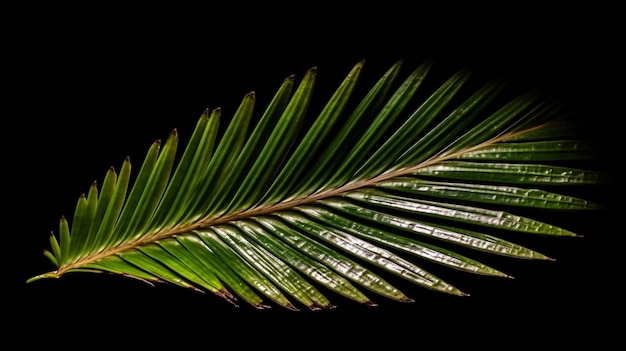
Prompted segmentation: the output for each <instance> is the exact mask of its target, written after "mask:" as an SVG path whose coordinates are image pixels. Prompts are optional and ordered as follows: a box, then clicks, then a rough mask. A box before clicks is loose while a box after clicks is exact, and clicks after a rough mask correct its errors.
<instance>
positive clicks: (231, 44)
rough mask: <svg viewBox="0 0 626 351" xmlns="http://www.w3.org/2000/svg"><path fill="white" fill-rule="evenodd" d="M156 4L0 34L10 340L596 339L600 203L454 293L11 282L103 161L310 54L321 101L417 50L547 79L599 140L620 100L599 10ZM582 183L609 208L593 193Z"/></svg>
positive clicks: (181, 127)
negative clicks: (359, 295) (323, 299)
mask: <svg viewBox="0 0 626 351" xmlns="http://www.w3.org/2000/svg"><path fill="white" fill-rule="evenodd" d="M31 10H32V9H31ZM50 10H52V9H50ZM56 10H57V11H59V10H58V9H56ZM162 10H165V11H163V13H160V15H159V16H152V15H151V13H150V11H147V10H146V11H145V12H144V11H136V12H132V14H129V13H127V12H125V11H122V10H119V11H112V12H111V13H110V14H108V15H106V16H104V15H102V16H96V14H97V13H99V11H93V12H92V11H90V12H89V13H83V14H82V15H79V16H73V15H69V14H64V13H65V12H64V11H60V12H58V13H59V14H58V15H55V16H48V15H47V10H46V9H38V10H37V11H34V12H35V13H32V12H31V11H30V10H25V11H22V12H20V16H19V17H18V18H21V19H22V20H20V21H15V22H16V23H14V25H13V26H11V30H10V31H7V32H6V34H7V35H6V39H7V40H6V41H5V43H6V46H5V48H6V49H7V50H6V51H5V56H6V57H7V58H9V63H8V64H7V65H6V66H5V68H6V70H5V74H6V75H7V77H8V78H10V79H8V80H6V81H5V82H8V84H7V85H8V87H9V90H8V92H7V93H5V99H6V102H8V103H9V104H10V105H11V106H16V108H14V109H7V111H5V120H8V121H9V127H8V128H6V129H5V136H8V138H7V139H5V140H9V141H8V142H5V150H4V151H5V152H4V153H5V155H6V156H8V161H7V162H5V163H4V172H3V173H4V174H5V177H8V180H5V184H4V185H5V189H6V192H5V194H6V195H5V198H6V199H7V201H6V202H5V221H6V222H8V223H10V224H12V226H11V228H12V230H9V231H7V232H5V238H6V240H5V246H4V249H5V250H6V251H7V252H10V254H12V255H9V256H13V258H12V259H11V261H10V262H8V265H5V273H9V272H10V277H11V279H10V280H9V281H8V282H9V283H8V284H9V291H10V292H11V293H15V294H13V296H11V297H10V298H7V299H6V300H5V309H6V310H7V311H9V312H14V313H11V314H10V316H11V317H10V318H9V320H10V321H11V325H12V326H15V327H17V329H18V330H19V331H20V332H21V333H22V334H14V336H15V335H23V336H21V337H19V340H20V342H22V343H25V344H28V343H33V342H37V341H45V340H48V342H50V343H52V344H54V343H60V342H63V343H66V344H67V345H77V344H78V342H77V341H76V340H74V339H72V338H74V337H76V335H83V336H85V337H87V340H90V341H89V342H92V343H101V342H107V343H109V342H111V343H113V344H114V343H116V342H118V341H116V340H118V339H119V338H121V336H122V335H125V336H126V337H125V339H123V340H126V342H128V341H129V340H135V342H140V341H142V340H143V341H144V342H148V343H151V342H154V341H155V340H156V341H157V342H156V343H155V345H160V342H165V341H182V340H184V339H190V340H192V341H193V342H195V343H197V344H198V345H206V348H209V347H218V345H221V347H223V348H232V347H237V346H238V345H239V346H253V345H257V346H259V345H261V346H263V345H265V346H263V347H273V346H279V345H286V346H287V347H289V348H291V347H300V346H301V345H302V346H309V345H310V346H312V347H320V348H321V347H329V346H332V345H340V344H339V343H340V342H341V343H342V344H341V345H348V346H350V345H352V347H354V348H356V347H358V346H368V345H370V342H371V343H376V344H381V345H383V346H382V347H385V348H387V347H405V348H410V349H417V348H418V346H420V345H425V344H440V345H446V344H447V343H459V342H460V343H463V344H464V345H471V344H476V345H482V344H489V343H492V344H493V345H509V343H510V344H514V345H519V344H527V345H531V344H538V345H545V344H546V343H550V344H551V345H565V343H568V342H570V341H572V340H574V341H580V340H601V339H602V338H604V337H606V336H610V335H611V329H610V324H608V323H605V322H604V321H605V320H606V318H610V316H612V315H614V314H616V313H617V312H616V311H615V310H614V308H615V306H614V305H613V304H612V302H611V301H613V299H614V298H615V297H616V295H617V294H618V291H619V289H618V288H617V287H615V285H614V284H615V283H614V282H613V281H611V280H609V278H611V279H619V277H618V276H614V275H611V276H609V274H608V269H609V263H610V262H609V260H608V259H605V258H603V257H605V256H606V255H605V254H603V251H604V250H608V249H609V248H608V247H607V246H609V247H610V246H611V245H610V244H607V242H613V241H614V240H615V239H614V238H613V236H615V235H619V234H621V233H620V231H623V230H618V229H615V228H616V227H615V224H613V223H617V220H615V221H614V219H613V214H614V213H616V211H615V212H611V211H609V212H606V213H598V214H589V215H583V216H572V217H563V218H560V217H559V218H552V219H553V220H554V221H556V222H557V223H558V224H562V225H564V226H566V227H567V228H570V229H572V230H573V231H575V232H578V233H580V234H582V235H584V237H583V238H576V239H572V240H570V239H564V240H558V241H556V240H552V239H547V240H545V242H540V241H538V242H537V246H538V247H539V248H542V249H543V252H545V253H546V254H548V255H549V256H552V257H554V258H556V259H557V260H556V261H555V262H540V263H536V262H516V261H511V260H502V261H498V264H500V266H499V267H500V268H502V269H503V270H505V271H507V272H509V273H511V274H512V275H514V276H515V277H516V278H515V279H513V280H497V279H495V280H494V279H485V278H480V277H467V276H464V275H458V276H457V275H452V276H453V277H454V279H455V280H454V282H456V283H457V285H459V287H461V288H462V289H464V290H465V291H467V292H469V293H470V294H471V296H469V297H466V298H454V297H449V296H441V295H438V294H433V293H430V292H428V291H424V290H423V289H421V288H418V287H414V286H409V285H406V284H403V283H401V282H398V286H399V287H401V288H402V289H403V290H404V291H405V292H406V293H407V294H408V295H410V296H411V297H413V298H414V299H415V302H414V303H412V304H402V303H396V302H392V301H386V300H383V298H377V297H375V296H373V298H374V299H375V300H376V302H378V303H379V305H378V306H377V307H365V306H360V305H357V304H355V303H353V302H351V301H348V300H345V299H343V298H341V297H339V296H337V295H333V294H332V293H329V295H328V296H329V297H330V298H331V299H332V300H333V302H335V303H336V304H337V305H338V307H337V308H336V309H334V310H329V311H317V312H311V311H308V310H301V311H299V312H292V311H286V310H282V309H280V308H278V307H274V308H273V309H272V310H269V311H257V310H253V309H252V308H250V307H248V306H246V305H242V306H241V307H239V308H234V307H233V306H231V305H228V304H227V303H225V302H223V301H221V300H219V299H218V298H216V297H213V296H211V295H202V294H199V293H196V292H193V291H187V290H184V289H181V288H175V287H171V286H156V287H150V286H148V285H145V284H143V283H141V282H139V281H134V280H130V279H124V278H120V277H113V276H107V275H97V274H69V275H67V276H65V277H63V278H62V279H59V280H43V281H37V282H35V283H33V284H29V285H26V284H24V281H25V280H26V279H27V278H29V277H31V276H33V275H36V274H39V273H42V272H45V271H47V270H50V269H51V268H52V267H51V265H50V264H49V262H47V260H46V259H45V258H44V256H43V255H42V250H43V249H47V248H48V247H49V244H48V234H49V233H50V231H51V230H54V231H56V230H57V228H58V220H59V218H60V216H61V215H68V216H71V214H72V213H73V210H74V205H75V202H76V199H77V197H78V195H80V194H81V193H82V192H85V191H87V189H88V186H89V184H90V183H91V182H92V181H94V180H101V179H102V177H103V175H104V173H105V172H106V170H107V169H108V168H109V167H110V166H114V167H116V168H119V166H120V165H121V161H122V160H123V159H124V157H126V156H130V157H131V159H132V160H135V163H138V162H139V160H141V159H142V157H143V156H144V154H145V151H146V150H147V148H148V146H149V145H150V143H151V142H152V141H153V140H155V139H164V138H166V136H167V135H168V133H169V132H170V131H171V130H172V129H173V128H177V129H178V131H179V133H180V135H181V140H182V141H186V140H188V138H189V136H190V133H191V131H192V128H193V126H194V124H195V122H196V120H197V118H198V117H199V116H200V114H201V113H202V111H203V110H204V109H205V108H215V107H218V106H219V107H222V109H223V111H224V113H225V115H230V114H232V113H233V112H234V110H235V109H236V108H237V106H238V104H239V102H240V100H241V98H242V97H243V95H244V94H246V93H248V92H250V91H255V92H256V95H257V101H258V102H257V106H259V107H258V108H260V107H264V106H265V105H266V104H267V103H268V102H269V99H270V98H271V96H272V95H273V93H274V92H275V90H276V89H277V88H278V86H279V85H280V83H281V82H282V80H283V79H284V78H285V77H287V76H288V75H290V74H295V75H296V77H297V78H300V77H302V75H303V74H304V72H305V71H306V70H307V69H309V68H311V67H313V66H317V67H318V82H317V85H316V94H317V95H316V96H318V97H319V98H323V97H328V96H329V95H328V94H330V93H331V92H332V91H333V90H334V89H335V88H336V86H337V85H338V83H339V82H340V81H341V80H342V79H343V77H344V76H345V75H346V74H347V73H348V71H349V70H350V68H351V67H352V66H353V65H354V64H355V63H356V62H357V61H359V60H361V59H366V65H365V69H364V73H363V77H364V78H363V79H364V80H365V82H373V81H374V80H375V79H377V78H378V77H379V76H380V75H382V74H383V73H384V71H385V70H386V69H387V68H389V67H390V66H391V64H393V63H394V62H395V61H396V60H399V59H405V60H406V66H405V67H406V68H405V72H406V71H407V70H408V69H410V68H414V67H416V66H417V64H419V63H421V62H422V61H423V60H426V59H434V60H435V62H436V65H437V66H436V67H438V68H437V69H438V70H439V72H441V74H442V75H446V74H448V73H451V72H453V71H454V70H456V69H457V68H460V67H462V66H466V65H469V66H473V67H474V68H475V70H476V75H478V76H479V77H481V76H484V77H490V76H496V75H502V74H504V75H508V76H510V77H512V78H514V79H515V80H517V81H518V82H520V84H522V85H528V86H533V85H535V84H538V85H550V86H553V87H557V88H558V89H561V90H562V91H564V92H566V93H567V94H570V96H573V97H575V99H576V100H577V101H579V102H580V103H581V106H584V107H585V108H588V109H589V110H590V111H591V113H588V114H587V115H586V116H587V117H586V118H588V119H589V123H590V124H593V125H596V126H597V125H602V126H606V133H607V140H611V138H612V137H613V135H614V134H613V133H615V134H616V133H617V132H616V131H615V128H613V127H611V126H614V125H616V123H617V122H614V121H615V120H616V119H618V118H620V116H618V115H614V114H613V112H614V111H613V110H612V109H610V106H612V103H613V102H615V98H616V97H617V96H618V95H617V94H616V90H615V89H614V88H613V84H612V83H611V82H612V81H613V80H617V78H616V77H615V76H616V75H617V74H618V73H619V71H618V70H617V69H616V67H617V66H616V65H615V63H616V62H617V57H616V56H615V55H616V52H617V51H616V49H615V48H616V46H617V45H618V43H617V42H614V41H613V38H614V37H615V36H614V35H613V31H614V30H615V27H616V26H615V25H614V24H613V23H612V22H611V19H610V18H611V16H609V17H607V19H606V20H605V21H602V20H599V19H602V18H603V17H602V16H604V14H596V13H594V12H592V13H585V12H584V11H582V10H581V11H580V12H576V13H570V14H564V13H558V14H556V13H545V12H542V11H539V10H537V11H530V10H529V11H527V12H517V13H519V14H520V16H519V17H515V16H511V14H512V13H515V10H507V11H501V12H499V10H498V9H491V11H495V12H493V13H492V14H491V15H488V14H486V13H483V14H480V15H475V17H472V15H470V14H469V13H464V12H463V11H460V12H457V13H456V15H455V16H448V15H447V12H446V11H449V9H440V10H438V11H435V13H433V12H431V11H426V10H423V11H419V10H417V11H416V10H415V9H412V8H409V7H406V8H405V7H404V6H399V5H389V7H388V8H381V9H380V10H377V9H371V10H373V11H370V12H368V13H367V15H363V14H360V13H358V12H356V10H355V12H350V11H346V12H345V13H341V14H339V13H337V12H336V11H335V10H334V9H332V10H331V9H328V10H324V9H319V8H318V9H317V11H314V9H301V10H298V11H292V12H290V13H289V14H288V15H285V16H277V17H276V16H275V17H267V16H264V15H263V13H266V12H263V11H268V10H267V9H265V10H262V9H258V10H259V11H260V12H256V10H255V11H250V12H247V13H248V14H247V16H246V17H238V16H237V15H232V16H225V15H222V14H223V13H221V12H220V11H212V12H211V11H210V10H209V12H210V13H207V14H206V16H202V17H200V18H189V19H188V20H185V16H182V15H179V14H177V15H172V16H169V14H168V11H167V9H162ZM242 11H243V9H242ZM107 13H108V12H107ZM196 15H197V14H196ZM607 16H608V15H607ZM435 18H436V19H435ZM591 18H595V20H597V21H598V22H596V24H593V25H592V24H591V22H589V21H590V19H591ZM189 22H194V23H191V24H190V23H189ZM364 84H365V83H364ZM603 128H604V127H603ZM598 166H599V167H601V168H603V170H611V167H609V166H608V165H607V164H606V163H601V164H598ZM586 195H589V197H591V198H593V199H598V200H601V201H604V202H607V203H609V204H611V206H612V207H615V206H616V204H617V200H616V193H613V192H610V191H607V190H598V189H592V190H590V192H589V193H587V194H586ZM6 209H8V212H6ZM7 213H8V215H6V214H7ZM613 221H614V222H613ZM392 281H393V280H392ZM6 282H7V280H5V283H3V284H7V283H6ZM618 318H619V317H618ZM605 325H606V328H605V327H604V326H605ZM119 340H120V341H119V342H120V343H122V341H121V340H122V339H119ZM502 343H506V344H502ZM384 345H387V346H384Z"/></svg>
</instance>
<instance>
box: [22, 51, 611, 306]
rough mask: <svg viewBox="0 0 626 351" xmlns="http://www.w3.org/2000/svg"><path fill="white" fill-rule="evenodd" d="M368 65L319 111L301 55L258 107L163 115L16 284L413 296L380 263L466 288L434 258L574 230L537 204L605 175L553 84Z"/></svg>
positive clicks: (563, 202)
mask: <svg viewBox="0 0 626 351" xmlns="http://www.w3.org/2000/svg"><path fill="white" fill-rule="evenodd" d="M364 65H365V61H364V60H363V61H360V62H358V63H357V64H356V65H354V66H353V68H352V69H351V70H350V71H349V72H348V74H347V76H346V77H345V78H344V80H343V81H342V82H341V83H340V85H339V86H338V87H337V88H336V90H335V91H334V93H333V94H332V95H331V96H330V97H328V98H327V100H325V101H326V102H325V104H324V105H323V106H322V108H321V109H320V110H319V111H317V110H316V109H315V108H314V107H315V106H314V105H312V104H311V101H312V97H313V94H314V87H315V83H316V78H317V75H318V69H317V67H313V68H311V69H310V70H309V71H307V72H305V74H304V76H303V77H302V80H301V81H300V82H299V83H298V82H297V81H296V77H295V75H292V76H289V77H287V78H286V79H285V80H284V81H283V82H282V84H281V85H280V86H279V87H278V89H277V90H276V92H275V94H274V96H273V98H272V99H270V100H269V103H268V105H267V106H266V107H265V109H264V110H262V113H260V114H258V116H257V112H256V104H257V99H256V95H255V93H253V92H251V93H249V94H247V95H245V96H244V97H243V99H242V101H241V104H240V105H239V107H238V109H237V110H236V112H235V113H234V114H233V115H232V116H231V117H230V118H229V117H228V116H224V115H223V112H222V110H221V108H215V109H206V110H205V111H204V112H203V113H202V114H201V116H200V118H199V119H198V120H197V123H196V125H195V129H194V130H193V133H192V134H191V137H190V139H189V140H188V141H187V144H186V145H184V144H181V141H180V140H179V137H178V133H177V131H176V130H173V131H172V132H171V133H170V135H169V136H168V137H167V139H165V140H164V141H163V142H162V141H161V140H157V141H155V142H154V143H153V144H152V145H150V146H149V147H148V150H147V152H146V155H145V158H144V159H143V161H142V162H140V163H135V162H132V165H131V160H130V158H126V159H125V160H123V162H122V164H121V167H120V168H119V173H118V172H117V171H116V169H115V168H113V167H112V168H110V169H109V170H108V171H107V172H106V174H105V175H104V179H103V181H102V182H101V183H98V182H94V183H93V184H92V185H91V186H90V187H89V189H88V190H87V192H86V194H83V195H80V196H79V198H78V200H77V203H76V208H75V210H74V213H73V216H72V217H71V218H69V217H62V218H61V219H60V222H59V227H58V231H57V232H55V233H52V234H51V235H50V249H49V250H44V255H45V256H46V257H47V258H48V259H49V260H50V261H51V263H52V265H53V266H54V267H55V269H54V270H52V271H50V272H47V273H43V274H39V275H36V276H34V277H32V278H31V279H29V280H28V282H32V281H36V280H39V279H42V278H59V277H61V276H63V275H65V274H67V273H72V272H108V273H111V274H116V275H120V276H124V277H132V278H136V279H140V280H142V281H145V282H149V283H150V284H173V285H177V286H180V287H183V288H188V289H193V290H197V291H203V292H210V293H212V294H215V295H217V296H220V297H221V298H223V299H224V300H226V301H228V302H229V303H232V304H233V305H239V304H240V301H243V302H245V303H247V304H249V305H250V306H253V307H256V308H259V309H265V308H269V307H271V306H272V305H276V306H280V307H284V308H286V309H290V310H298V309H299V308H300V307H306V308H308V309H311V310H318V309H327V308H332V307H334V306H335V304H334V302H332V298H333V296H326V295H325V294H326V291H329V292H332V294H335V295H336V296H334V297H335V298H336V297H337V296H341V297H343V298H346V299H350V300H353V301H356V302H358V303H361V304H363V305H375V304H376V303H375V300H376V299H375V298H373V296H379V297H383V298H388V299H391V300H396V301H400V302H410V301H413V300H412V298H411V297H410V296H409V295H407V294H406V293H405V292H403V291H400V290H399V289H398V288H396V287H395V286H394V285H393V281H392V280H391V279H389V278H390V277H392V276H393V277H394V278H393V279H401V280H406V281H408V282H410V283H412V284H414V285H416V286H418V287H423V288H426V289H429V290H432V291H436V292H441V293H443V294H449V295H455V296H465V295H467V294H468V293H467V292H465V291H461V290H460V289H459V288H457V287H456V286H454V282H449V281H447V280H445V277H444V276H440V275H443V274H442V273H445V271H446V269H450V270H457V271H461V272H465V273H467V274H477V275H483V276H490V277H493V278H494V279H498V278H503V277H509V275H508V274H507V273H505V272H504V270H503V268H505V267H491V266H489V265H487V264H485V263H483V262H480V257H484V254H488V255H489V254H491V255H498V256H502V257H508V258H511V259H525V260H544V261H550V260H553V258H550V257H548V256H546V255H545V254H543V253H541V252H539V251H537V250H536V249H531V248H528V247H524V246H523V245H521V244H519V243H516V242H515V238H516V237H519V236H551V237H575V236H577V234H576V233H573V232H571V231H570V230H568V228H561V227H559V226H557V225H554V224H551V223H545V222H544V221H541V220H538V219H535V218H532V214H533V213H539V212H540V211H562V212H569V213H572V215H574V214H575V213H580V212H584V211H596V210H600V209H602V206H601V205H600V204H597V203H594V202H593V201H589V200H586V199H583V198H579V197H576V196H572V195H570V192H569V190H568V189H570V188H572V187H580V186H589V185H594V184H595V185H597V184H603V183H606V182H608V181H609V180H608V178H607V177H606V175H604V174H601V173H600V172H597V171H594V170H589V169H582V168H577V167H576V166H575V165H576V163H575V162H576V161H584V160H589V159H593V158H594V157H596V156H597V154H598V153H599V152H601V147H599V144H598V143H597V141H596V140H593V139H590V138H588V137H587V135H585V133H580V129H576V128H572V127H571V126H572V125H575V123H574V122H571V123H570V122H568V114H569V112H568V110H567V108H566V107H567V106H564V105H565V104H563V103H562V102H561V101H560V100H559V99H557V98H555V97H554V96H553V95H551V94H550V93H547V92H543V91H540V90H532V91H521V92H517V91H514V90H513V93H511V90H507V89H508V88H509V84H508V82H507V81H504V80H500V79H494V80H492V81H487V82H479V83H480V84H478V87H474V86H473V85H471V84H468V82H470V81H471V79H472V70H471V69H469V68H463V69H460V70H458V71H457V72H456V73H454V74H452V75H451V76H450V77H448V78H447V79H443V80H442V81H441V82H437V81H429V79H430V77H431V71H432V69H433V63H432V62H430V61H427V62H424V63H423V64H421V65H419V66H418V67H416V68H415V69H413V71H411V72H409V73H408V74H406V75H405V76H404V78H403V75H402V68H403V65H404V62H403V61H398V62H396V63H395V64H393V65H392V66H391V67H390V68H389V69H388V70H387V71H386V72H385V73H384V74H383V75H382V76H381V77H380V78H379V80H378V81H376V82H375V84H373V85H372V86H371V87H366V88H367V89H365V90H363V91H365V92H366V93H365V94H363V95H360V94H359V93H358V92H360V90H358V89H356V87H357V86H358V83H359V78H360V76H361V75H362V72H363V68H364ZM433 79H436V78H433ZM427 81H428V83H429V84H423V83H424V82H427ZM432 86H434V87H435V88H434V89H433V88H431V87H432ZM368 89H369V90H368ZM257 117H258V118H257ZM223 123H227V124H226V128H220V124H223ZM568 162H569V163H568ZM135 173H136V175H135ZM131 175H132V177H131ZM131 179H132V180H133V181H132V182H131ZM533 211H535V212H533ZM513 233H514V234H515V235H511V234H513ZM472 252H476V253H478V252H480V253H482V256H481V255H476V256H475V257H472V255H471V253H472ZM426 262H428V265H430V266H432V265H433V264H435V265H439V266H441V267H442V270H441V271H437V272H438V273H437V275H435V274H433V273H431V272H429V271H427V270H426V269H424V268H422V266H423V265H425V263H426ZM428 265H426V266H428ZM388 277H389V278H388Z"/></svg>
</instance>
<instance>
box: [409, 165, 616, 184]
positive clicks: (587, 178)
mask: <svg viewBox="0 0 626 351" xmlns="http://www.w3.org/2000/svg"><path fill="white" fill-rule="evenodd" d="M413 174H414V175H417V176H422V177H428V178H431V177H432V178H441V179H450V180H461V181H474V182H479V183H503V184H533V185H535V186H541V185H591V184H607V183H608V182H609V181H610V179H609V178H608V177H607V176H605V175H603V174H601V173H598V172H594V171H588V170H583V169H577V168H571V167H562V166H554V165H542V164H518V163H500V162H497V163H490V162H466V161H443V162H439V163H438V164H436V165H432V166H427V167H424V168H420V169H418V170H416V171H415V172H413Z"/></svg>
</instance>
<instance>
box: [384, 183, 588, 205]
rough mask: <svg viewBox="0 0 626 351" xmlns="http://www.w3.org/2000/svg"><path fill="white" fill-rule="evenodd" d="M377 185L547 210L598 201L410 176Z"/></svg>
mask: <svg viewBox="0 0 626 351" xmlns="http://www.w3.org/2000/svg"><path fill="white" fill-rule="evenodd" d="M377 186H378V187H380V188H384V189H389V190H394V191H396V192H401V193H403V194H405V195H406V196H412V195H421V196H424V197H426V198H441V199H449V200H450V201H466V202H475V203H484V204H494V205H500V206H516V207H529V208H542V209H546V210H580V211H582V210H597V209H599V208H600V205H598V204H596V203H594V202H591V201H587V200H584V199H580V198H577V197H574V196H567V195H563V194H557V193H553V192H549V191H545V190H541V189H535V188H521V187H514V186H504V185H489V184H487V185H484V184H472V183H452V182H434V181H427V180H422V179H419V178H411V177H398V178H395V179H393V180H385V181H382V182H380V183H378V184H377Z"/></svg>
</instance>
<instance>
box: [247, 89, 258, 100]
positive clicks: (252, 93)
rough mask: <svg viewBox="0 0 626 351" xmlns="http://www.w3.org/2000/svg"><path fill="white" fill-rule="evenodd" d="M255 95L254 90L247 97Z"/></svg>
mask: <svg viewBox="0 0 626 351" xmlns="http://www.w3.org/2000/svg"><path fill="white" fill-rule="evenodd" d="M255 96H256V95H255V93H254V90H253V91H251V92H249V93H247V94H246V97H251V98H254V97H255Z"/></svg>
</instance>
